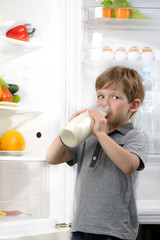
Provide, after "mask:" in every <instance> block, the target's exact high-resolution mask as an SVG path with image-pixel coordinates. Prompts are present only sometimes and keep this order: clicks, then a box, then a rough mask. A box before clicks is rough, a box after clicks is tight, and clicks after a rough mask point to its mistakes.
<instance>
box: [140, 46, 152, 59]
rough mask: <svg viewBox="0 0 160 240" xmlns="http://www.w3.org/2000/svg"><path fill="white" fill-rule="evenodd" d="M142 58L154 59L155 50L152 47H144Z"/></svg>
mask: <svg viewBox="0 0 160 240" xmlns="http://www.w3.org/2000/svg"><path fill="white" fill-rule="evenodd" d="M142 59H143V60H145V61H152V60H153V50H152V49H151V48H150V47H144V48H143V49H142Z"/></svg>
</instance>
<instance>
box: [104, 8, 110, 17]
mask: <svg viewBox="0 0 160 240" xmlns="http://www.w3.org/2000/svg"><path fill="white" fill-rule="evenodd" d="M111 15H112V9H111V8H103V10H102V16H103V17H105V18H110V17H111Z"/></svg>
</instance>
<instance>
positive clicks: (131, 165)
mask: <svg viewBox="0 0 160 240" xmlns="http://www.w3.org/2000/svg"><path fill="white" fill-rule="evenodd" d="M96 137H97V140H98V142H99V143H100V145H101V147H102V148H103V150H104V151H105V153H106V154H107V155H108V157H109V158H110V159H111V160H112V161H113V162H114V163H115V164H116V165H117V167H119V168H120V169H121V170H122V171H123V172H124V173H126V174H130V173H133V172H135V171H136V170H137V169H138V167H139V164H140V159H139V157H138V156H137V155H136V154H134V153H131V152H129V151H128V150H126V149H125V148H123V147H121V146H120V145H119V144H117V143H116V142H115V141H114V140H112V139H111V138H110V137H109V136H108V135H107V134H106V133H104V132H99V133H98V134H97V135H96Z"/></svg>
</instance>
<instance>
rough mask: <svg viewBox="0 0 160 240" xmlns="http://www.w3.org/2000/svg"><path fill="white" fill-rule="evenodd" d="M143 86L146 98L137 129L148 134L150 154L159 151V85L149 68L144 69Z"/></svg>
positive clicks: (141, 108)
mask: <svg viewBox="0 0 160 240" xmlns="http://www.w3.org/2000/svg"><path fill="white" fill-rule="evenodd" d="M142 80H143V82H142V83H143V86H144V88H145V98H144V100H143V103H142V106H141V107H140V109H139V116H138V117H137V119H136V127H137V128H138V129H140V130H142V131H143V132H144V133H145V134H146V138H147V150H148V153H156V152H157V151H158V141H157V131H158V119H157V101H158V98H157V91H158V89H157V86H156V85H157V84H156V81H155V80H153V79H152V77H151V72H150V70H149V69H148V68H144V69H143V76H142Z"/></svg>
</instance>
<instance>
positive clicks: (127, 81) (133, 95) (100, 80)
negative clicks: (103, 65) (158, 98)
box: [95, 66, 145, 103]
mask: <svg viewBox="0 0 160 240" xmlns="http://www.w3.org/2000/svg"><path fill="white" fill-rule="evenodd" d="M109 86H122V88H123V91H124V93H125V94H126V96H127V98H128V103H131V102H133V101H134V99H140V101H141V103H142V102H143V99H144V96H145V89H144V87H143V84H142V79H141V76H140V75H139V74H138V72H137V71H135V70H133V69H130V68H126V67H122V66H115V67H111V68H109V69H108V70H106V71H105V72H103V73H102V74H101V75H100V76H99V77H97V79H96V83H95V88H96V90H98V89H102V88H107V87H109Z"/></svg>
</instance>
